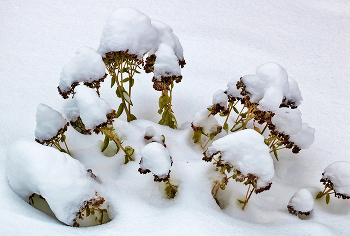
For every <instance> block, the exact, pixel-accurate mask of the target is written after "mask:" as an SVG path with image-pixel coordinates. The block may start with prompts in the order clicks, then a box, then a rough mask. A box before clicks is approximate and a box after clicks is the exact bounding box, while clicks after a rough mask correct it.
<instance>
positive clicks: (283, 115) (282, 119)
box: [271, 107, 302, 135]
mask: <svg viewBox="0 0 350 236" xmlns="http://www.w3.org/2000/svg"><path fill="white" fill-rule="evenodd" d="M271 122H272V124H274V125H275V127H276V131H278V132H280V133H283V134H286V135H292V134H297V133H299V132H300V131H301V127H302V121H301V112H300V111H299V109H290V108H285V107H283V108H278V109H277V111H275V115H274V116H273V117H272V118H271Z"/></svg>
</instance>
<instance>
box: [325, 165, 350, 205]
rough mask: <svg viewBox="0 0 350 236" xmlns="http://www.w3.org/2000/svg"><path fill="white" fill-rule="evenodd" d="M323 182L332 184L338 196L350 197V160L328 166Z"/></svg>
mask: <svg viewBox="0 0 350 236" xmlns="http://www.w3.org/2000/svg"><path fill="white" fill-rule="evenodd" d="M321 182H323V183H324V184H329V185H330V186H332V188H333V190H334V192H335V196H336V197H338V198H341V197H342V198H343V199H350V162H347V161H338V162H334V163H333V164H330V165H329V166H327V167H326V169H324V172H323V174H322V179H321Z"/></svg>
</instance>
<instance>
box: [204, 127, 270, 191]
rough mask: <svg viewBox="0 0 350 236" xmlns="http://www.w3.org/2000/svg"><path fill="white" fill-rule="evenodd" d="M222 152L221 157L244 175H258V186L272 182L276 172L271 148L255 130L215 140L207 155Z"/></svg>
mask: <svg viewBox="0 0 350 236" xmlns="http://www.w3.org/2000/svg"><path fill="white" fill-rule="evenodd" d="M217 152H220V154H221V159H222V160H223V161H224V163H228V164H229V165H230V166H233V167H234V168H235V169H237V170H239V171H240V172H241V173H242V175H244V176H247V175H248V174H253V175H255V176H257V177H258V180H257V187H258V188H262V187H265V186H267V185H268V184H269V183H271V181H272V178H273V176H274V174H275V170H274V165H273V161H272V158H271V155H270V153H269V152H270V150H269V148H268V147H267V145H266V144H265V143H264V137H263V136H262V135H260V134H259V133H258V132H256V131H255V130H251V129H246V130H241V131H238V132H235V133H232V134H228V135H227V136H225V137H223V138H220V139H218V140H215V141H214V142H213V144H212V145H211V146H210V147H209V148H208V150H207V151H206V152H205V154H206V156H212V155H213V154H215V153H217Z"/></svg>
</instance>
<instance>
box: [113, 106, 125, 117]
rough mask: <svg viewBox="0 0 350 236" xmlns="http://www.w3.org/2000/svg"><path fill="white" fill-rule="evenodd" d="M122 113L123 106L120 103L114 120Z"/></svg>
mask: <svg viewBox="0 0 350 236" xmlns="http://www.w3.org/2000/svg"><path fill="white" fill-rule="evenodd" d="M123 111H124V104H123V103H120V105H119V108H118V111H117V114H116V116H115V118H118V117H119V116H120V115H121V114H122V113H123Z"/></svg>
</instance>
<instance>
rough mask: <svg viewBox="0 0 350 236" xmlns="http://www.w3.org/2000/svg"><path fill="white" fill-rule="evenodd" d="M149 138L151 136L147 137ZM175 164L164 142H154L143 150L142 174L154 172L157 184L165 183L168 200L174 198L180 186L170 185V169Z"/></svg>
mask: <svg viewBox="0 0 350 236" xmlns="http://www.w3.org/2000/svg"><path fill="white" fill-rule="evenodd" d="M145 137H149V136H145ZM172 164H173V161H172V158H171V156H170V153H169V151H168V150H167V149H166V147H165V144H164V143H163V142H161V143H159V142H157V141H153V142H151V143H149V144H147V145H146V146H145V147H144V148H143V149H142V150H141V161H140V168H139V169H138V171H139V172H140V173H141V174H147V173H150V172H152V174H153V176H154V181H155V182H165V183H166V185H167V187H166V189H165V191H166V194H167V197H168V198H174V197H175V195H176V192H177V188H178V186H175V185H173V184H171V183H170V168H171V166H172Z"/></svg>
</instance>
